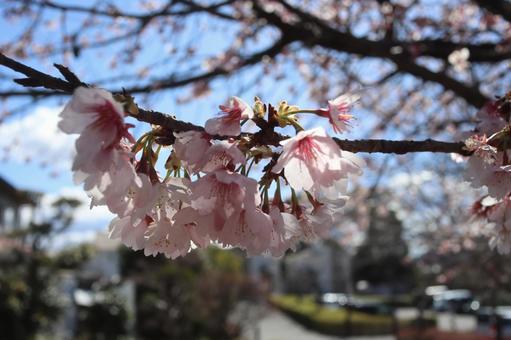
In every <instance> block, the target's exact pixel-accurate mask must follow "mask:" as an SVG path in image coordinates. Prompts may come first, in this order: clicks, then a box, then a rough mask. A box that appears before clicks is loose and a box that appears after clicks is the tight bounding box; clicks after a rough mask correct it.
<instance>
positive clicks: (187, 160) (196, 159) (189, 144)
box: [174, 131, 211, 173]
mask: <svg viewBox="0 0 511 340" xmlns="http://www.w3.org/2000/svg"><path fill="white" fill-rule="evenodd" d="M174 136H175V137H176V142H175V143H174V151H175V152H176V155H177V157H178V158H179V159H180V160H181V163H182V164H183V166H184V167H185V168H186V169H187V170H188V171H189V172H190V173H197V172H199V171H200V170H201V163H202V160H203V157H204V153H206V151H207V150H208V149H209V147H210V146H211V136H209V135H208V134H207V133H205V132H200V131H186V132H179V133H177V132H176V133H174Z"/></svg>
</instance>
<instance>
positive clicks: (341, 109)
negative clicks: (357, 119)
mask: <svg viewBox="0 0 511 340" xmlns="http://www.w3.org/2000/svg"><path fill="white" fill-rule="evenodd" d="M359 99H360V95H359V94H354V93H346V94H343V95H341V96H339V97H337V98H335V99H332V100H329V101H328V108H326V109H319V110H318V113H319V114H320V115H321V116H324V117H326V118H328V120H329V121H330V124H331V125H332V127H333V128H334V131H335V132H345V131H348V130H350V129H351V123H350V121H351V119H352V118H353V115H351V114H350V110H351V108H352V107H353V105H354V104H355V103H356V102H357V101H358V100H359Z"/></svg>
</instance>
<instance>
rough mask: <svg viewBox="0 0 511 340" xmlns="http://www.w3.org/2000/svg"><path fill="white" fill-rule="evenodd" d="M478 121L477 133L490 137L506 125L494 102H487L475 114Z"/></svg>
mask: <svg viewBox="0 0 511 340" xmlns="http://www.w3.org/2000/svg"><path fill="white" fill-rule="evenodd" d="M476 118H477V119H478V120H479V122H478V124H477V128H476V130H477V132H478V133H482V134H485V135H486V136H491V135H493V134H494V133H496V132H498V131H500V130H502V129H503V128H504V127H505V126H506V125H507V122H506V120H505V119H504V118H503V117H502V115H501V114H500V113H499V110H498V104H497V103H496V102H493V101H492V102H488V103H486V105H484V106H483V107H482V108H481V109H480V110H479V111H478V112H477V114H476Z"/></svg>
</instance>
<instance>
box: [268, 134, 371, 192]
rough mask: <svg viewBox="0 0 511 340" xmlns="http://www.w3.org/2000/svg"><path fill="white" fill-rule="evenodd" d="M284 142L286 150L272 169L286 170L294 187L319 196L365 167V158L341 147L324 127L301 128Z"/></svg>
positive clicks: (276, 171) (275, 171)
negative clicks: (301, 129) (302, 129)
mask: <svg viewBox="0 0 511 340" xmlns="http://www.w3.org/2000/svg"><path fill="white" fill-rule="evenodd" d="M281 144H282V146H283V152H282V154H281V155H280V157H279V158H278V160H277V163H276V165H275V166H274V167H273V169H272V171H273V172H274V173H279V172H280V171H282V170H283V169H284V173H285V176H286V179H287V181H288V182H289V184H290V185H291V187H292V188H293V189H295V190H307V191H310V192H312V193H313V194H318V195H319V194H320V193H321V192H326V191H325V188H328V187H331V186H333V185H335V184H336V182H338V181H339V180H342V179H346V178H347V177H348V176H349V175H359V174H360V173H361V172H362V167H363V166H364V161H363V160H362V159H360V158H359V157H357V156H355V155H353V154H352V153H349V152H346V151H343V150H341V149H340V148H339V146H338V145H337V144H336V143H335V141H334V140H333V139H332V138H330V137H328V136H327V134H326V132H325V130H324V129H323V128H315V129H312V130H308V131H300V132H299V133H298V134H297V135H296V136H295V137H292V138H289V139H286V140H284V141H282V142H281Z"/></svg>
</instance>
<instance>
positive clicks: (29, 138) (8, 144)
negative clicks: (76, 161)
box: [0, 106, 76, 171]
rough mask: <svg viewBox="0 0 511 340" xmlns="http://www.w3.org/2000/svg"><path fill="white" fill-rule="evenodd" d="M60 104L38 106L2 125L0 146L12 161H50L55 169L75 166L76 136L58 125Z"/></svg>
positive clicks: (66, 168) (47, 162) (50, 165)
mask: <svg viewBox="0 0 511 340" xmlns="http://www.w3.org/2000/svg"><path fill="white" fill-rule="evenodd" d="M60 111H62V108H60V107H42V106H40V107H37V108H36V109H35V110H34V112H33V113H31V114H27V115H25V116H23V117H21V118H16V119H11V120H8V121H6V122H4V123H2V124H1V125H0V136H2V139H1V140H0V148H1V149H3V150H4V151H3V152H4V153H5V154H4V156H5V157H6V158H7V159H9V160H12V161H15V162H19V163H24V162H27V161H33V162H35V163H39V164H46V165H47V166H48V167H49V168H50V169H52V170H55V171H62V170H68V169H70V168H71V159H72V155H73V152H74V151H73V150H74V141H75V139H76V137H75V136H70V135H66V134H64V133H62V132H61V131H59V130H58V128H57V123H58V121H59V118H58V115H59V113H60Z"/></svg>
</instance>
